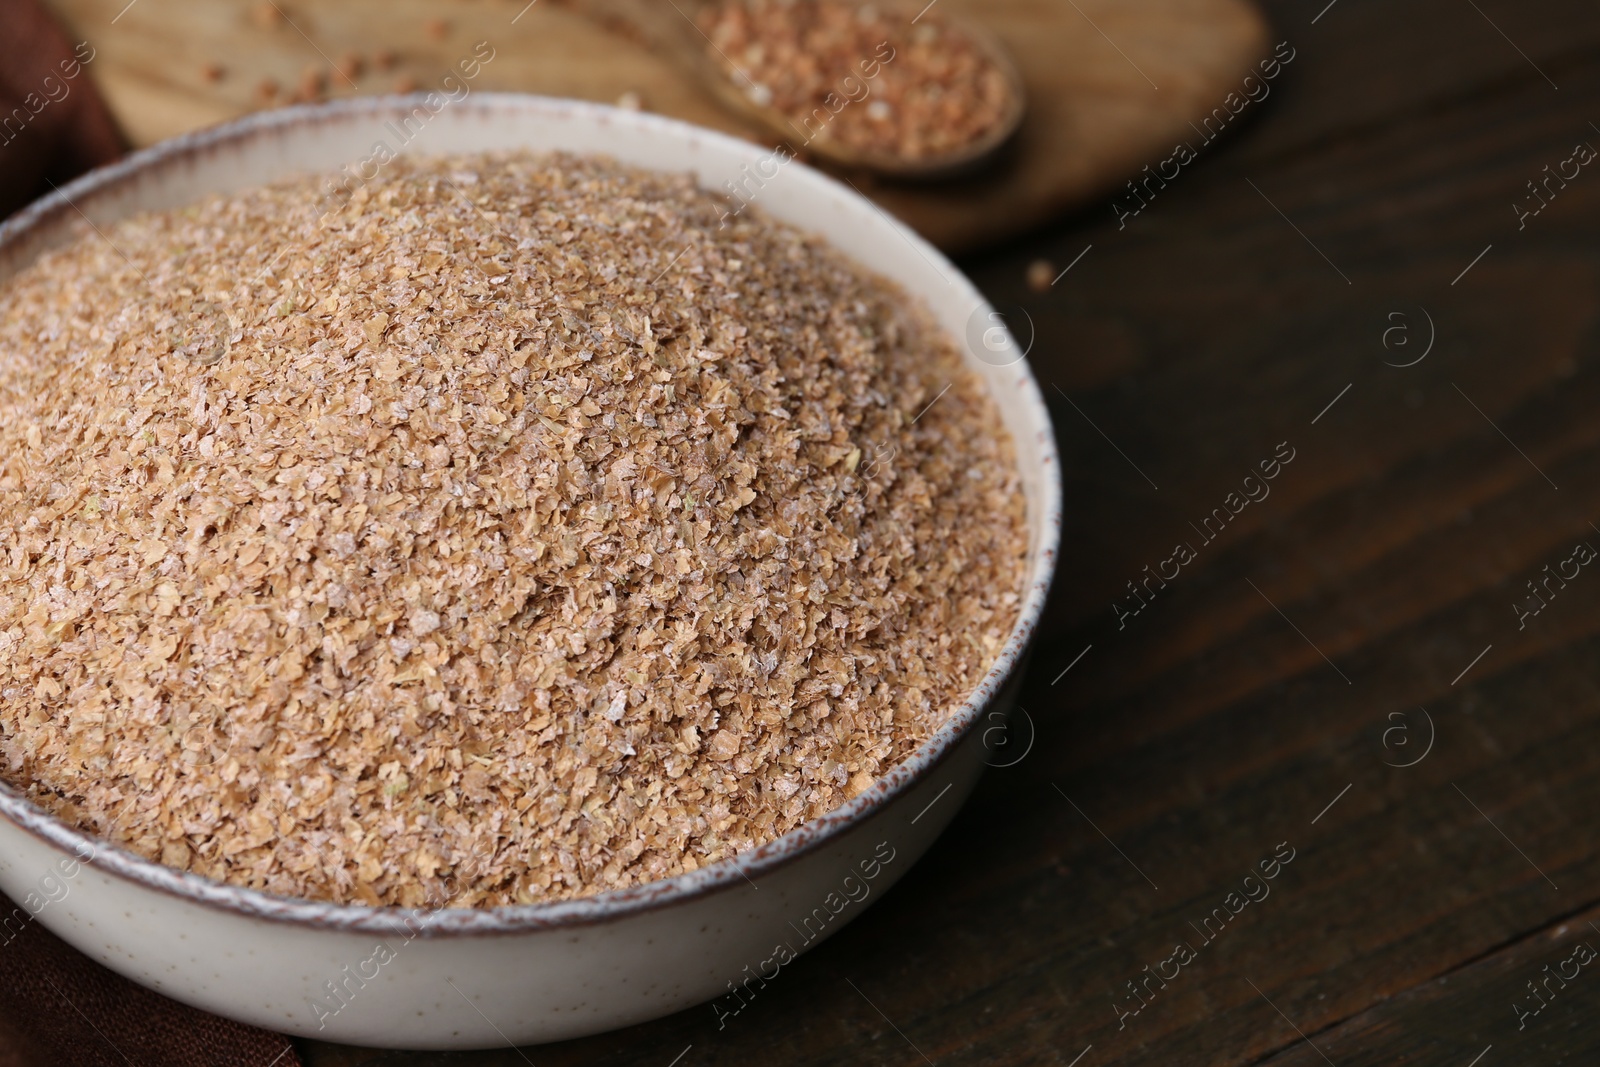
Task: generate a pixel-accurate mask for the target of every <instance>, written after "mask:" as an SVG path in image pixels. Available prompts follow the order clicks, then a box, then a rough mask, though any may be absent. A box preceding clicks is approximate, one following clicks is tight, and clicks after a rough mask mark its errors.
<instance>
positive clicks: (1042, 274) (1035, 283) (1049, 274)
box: [1027, 259, 1056, 293]
mask: <svg viewBox="0 0 1600 1067" xmlns="http://www.w3.org/2000/svg"><path fill="white" fill-rule="evenodd" d="M1027 276H1028V288H1029V289H1032V290H1033V291H1034V292H1036V293H1045V292H1049V291H1050V286H1051V285H1052V284H1053V283H1054V282H1055V280H1056V265H1055V264H1054V263H1052V262H1050V261H1049V260H1048V259H1036V260H1034V261H1033V262H1031V263H1029V264H1028V275H1027Z"/></svg>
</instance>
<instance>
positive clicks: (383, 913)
mask: <svg viewBox="0 0 1600 1067" xmlns="http://www.w3.org/2000/svg"><path fill="white" fill-rule="evenodd" d="M414 102H415V98H414V97H403V96H387V97H362V98H356V99H349V100H339V101H334V102H331V103H325V104H313V105H305V106H298V107H289V108H282V109H278V110H274V111H267V112H260V113H257V114H254V115H250V116H247V117H244V118H241V119H237V120H234V121H232V122H227V123H224V124H222V125H219V126H214V127H211V128H208V129H205V130H200V131H197V132H194V133H189V134H184V135H182V136H180V137H175V138H173V139H171V140H167V141H163V142H161V143H160V144H157V145H153V146H152V147H150V148H146V149H143V150H141V151H139V152H135V153H133V154H132V155H130V156H128V157H126V158H125V159H123V160H121V161H119V162H117V163H113V164H111V165H109V166H105V167H101V168H99V169H97V170H94V171H91V172H90V173H88V174H86V175H84V176H83V177H81V178H78V179H77V180H75V181H73V182H71V183H69V184H67V185H65V186H63V187H61V188H60V189H58V190H56V191H55V192H53V193H51V194H50V195H48V196H46V197H43V198H41V199H40V200H38V201H35V202H34V203H33V204H31V205H30V206H28V207H27V208H25V209H24V210H22V211H21V212H19V213H18V214H17V215H15V216H14V217H13V218H11V219H10V220H8V221H7V222H5V223H3V224H0V254H3V253H4V252H6V251H9V250H10V249H11V248H12V247H13V246H14V245H16V244H18V243H22V242H25V241H26V240H27V239H28V238H29V237H30V236H32V235H33V234H34V233H35V231H36V230H38V229H40V228H42V227H44V226H46V225H49V224H51V223H53V222H56V220H57V219H59V218H65V217H68V216H74V215H79V214H80V211H79V207H78V205H80V204H82V203H83V202H84V201H85V200H88V199H92V198H94V197H95V196H97V195H100V194H103V193H110V192H114V191H115V190H117V189H118V188H119V187H121V186H123V185H124V184H125V183H130V182H134V181H137V180H138V179H139V178H140V177H141V176H144V175H147V174H149V173H151V172H156V173H158V174H159V173H160V172H161V171H163V170H165V169H167V168H170V167H181V166H182V165H183V164H184V162H185V161H189V160H193V159H194V158H195V157H197V156H201V155H205V154H210V153H216V152H219V151H226V150H227V149H229V148H231V147H234V146H236V145H239V144H241V143H244V142H247V141H250V140H252V139H257V138H262V137H268V136H272V135H274V134H279V135H282V134H286V133H289V132H292V131H293V129H295V128H298V127H301V126H304V125H315V124H321V123H330V122H339V121H343V120H346V119H350V118H359V117H362V116H364V115H367V114H369V113H379V114H381V113H384V112H388V111H400V110H404V109H406V108H407V107H409V106H410V105H411V104H413V103H414ZM504 109H512V110H516V111H520V112H526V111H528V110H530V109H531V110H533V111H535V112H538V113H541V114H546V115H549V116H551V117H553V118H556V119H568V120H570V119H573V118H577V119H580V120H582V119H588V120H592V121H594V122H597V123H636V124H639V125H640V126H641V127H642V128H644V129H652V128H653V130H654V131H655V132H657V133H662V134H668V135H674V136H678V137H682V138H685V139H686V140H687V141H689V142H691V143H692V142H695V141H701V142H708V143H711V144H715V145H717V146H719V147H722V148H726V149H730V150H734V151H737V152H741V153H748V154H750V155H751V156H752V158H758V157H759V154H760V153H762V152H763V151H764V150H763V149H762V148H761V146H760V145H756V144H753V143H751V142H747V141H743V140H740V139H738V138H735V137H731V136H729V135H727V134H723V133H719V132H717V131H715V130H709V129H706V128H704V127H701V126H696V125H694V124H692V123H688V122H683V121H680V120H678V119H671V118H667V117H665V116H661V115H654V114H649V113H645V112H634V111H624V110H621V109H618V108H613V107H609V106H607V105H603V104H595V103H590V102H588V101H579V100H566V99H559V98H554V97H544V96H536V95H532V94H520V93H488V92H484V93H474V94H473V95H472V96H471V97H470V98H467V99H464V100H462V101H461V102H459V103H457V104H454V105H453V107H452V110H456V111H473V110H477V111H495V110H504ZM790 166H794V167H799V168H800V169H802V170H805V171H810V172H811V173H813V174H818V175H819V176H820V177H822V178H823V180H824V181H826V182H828V183H829V184H831V185H832V186H833V187H834V191H835V192H836V193H837V194H838V195H840V196H843V197H846V198H850V199H854V200H857V201H859V200H861V199H862V197H861V196H860V194H858V193H857V192H855V191H854V190H853V189H851V188H849V187H848V186H846V185H844V184H843V183H841V182H838V181H837V180H835V179H833V178H831V177H828V176H827V175H821V174H820V173H819V172H817V171H814V170H813V169H812V168H810V167H807V166H805V165H804V164H801V163H799V162H794V163H791V164H790ZM878 214H879V215H882V216H883V218H884V219H885V221H887V222H888V223H889V225H890V226H891V227H892V228H894V229H896V230H898V231H899V233H900V236H901V237H903V238H904V239H905V240H907V241H909V242H911V244H912V245H913V246H914V247H915V248H916V249H917V251H918V252H919V253H920V254H921V255H922V256H923V258H925V259H927V260H929V261H930V262H932V263H933V264H935V265H936V266H937V267H938V268H939V270H940V271H941V272H943V273H945V274H947V275H949V276H950V277H952V278H954V279H956V281H957V284H958V285H960V286H964V287H965V289H966V290H967V292H968V293H970V295H971V296H972V297H973V299H974V300H975V301H976V302H978V303H979V304H980V305H981V306H982V307H983V308H985V309H987V308H988V307H989V305H988V303H987V302H986V301H984V299H983V296H982V294H980V293H979V292H978V291H977V288H976V287H975V286H973V285H972V283H971V282H970V281H968V280H967V278H966V276H965V275H963V274H961V273H960V271H959V270H957V269H956V268H955V266H954V265H953V264H951V263H950V261H949V260H948V259H946V258H945V256H944V254H943V253H941V252H940V251H938V250H937V249H936V248H934V247H933V246H932V245H930V244H929V243H928V242H927V241H925V240H923V238H922V237H921V236H920V235H918V234H917V233H916V232H915V231H913V230H912V229H911V228H910V227H908V226H906V225H905V224H903V223H901V222H900V221H899V220H897V219H893V218H891V217H889V216H888V215H886V214H884V213H883V212H881V211H880V212H878ZM913 295H924V296H925V294H913ZM955 340H956V342H957V343H958V344H960V343H961V339H960V338H955ZM1012 369H1014V370H1015V371H1016V377H1015V379H1014V381H1013V383H1012V385H1011V388H1013V389H1015V390H1016V391H1017V392H1018V393H1020V394H1021V395H1020V399H1021V401H1022V402H1023V407H1024V409H1025V410H1026V411H1027V413H1028V418H1029V421H1031V422H1032V423H1033V426H1034V432H1035V433H1036V434H1037V435H1038V441H1037V443H1036V447H1037V449H1038V456H1039V468H1040V470H1039V471H1038V475H1039V482H1040V493H1039V498H1040V499H1039V505H1040V507H1041V508H1042V511H1043V514H1042V516H1041V518H1042V522H1041V523H1040V524H1039V529H1040V530H1041V531H1042V533H1041V542H1040V544H1039V545H1038V546H1037V547H1038V551H1037V553H1036V554H1034V556H1033V564H1032V567H1031V572H1030V574H1029V576H1028V584H1027V587H1026V591H1025V592H1024V594H1023V597H1022V604H1021V609H1020V611H1019V613H1018V616H1017V622H1016V625H1015V627H1013V629H1012V632H1011V634H1010V636H1009V638H1008V639H1007V640H1006V643H1005V645H1004V646H1003V647H1002V649H1001V651H1000V654H999V655H998V657H997V658H996V659H995V662H994V665H993V666H991V667H990V669H989V671H988V673H987V674H985V675H984V677H983V679H982V681H980V682H979V683H978V685H977V687H976V688H975V689H974V690H973V691H972V693H971V695H970V696H968V698H967V699H966V701H965V702H963V703H962V704H961V705H960V707H959V708H957V709H956V711H955V712H954V713H953V714H952V715H951V716H950V717H949V718H948V719H947V720H946V721H945V722H944V724H943V725H941V726H940V727H939V729H938V730H936V731H935V732H934V733H933V735H932V736H931V737H929V738H928V740H926V741H924V742H923V743H922V744H921V745H919V746H918V747H917V748H916V750H915V751H913V752H912V754H911V755H910V756H908V757H906V759H904V760H903V761H901V762H900V763H899V764H897V765H896V766H895V767H893V768H892V769H891V770H890V771H889V772H888V773H887V774H885V775H884V776H883V777H881V778H880V779H878V781H877V782H875V783H874V784H873V785H872V786H871V787H870V788H869V789H867V790H866V791H865V792H863V793H861V794H859V795H857V796H856V797H855V798H853V799H851V800H849V801H847V802H846V803H845V804H843V805H841V806H840V807H838V808H835V809H834V810H833V811H831V812H829V813H827V814H826V815H822V816H819V817H818V818H815V819H811V820H809V821H807V822H805V823H802V824H801V825H800V826H797V827H796V828H795V829H793V830H791V831H789V832H788V833H786V834H784V835H782V836H781V837H779V838H777V839H775V840H773V841H770V842H768V843H767V844H765V845H762V846H760V847H759V848H755V849H751V850H750V851H748V852H745V853H742V854H740V855H739V856H737V857H734V858H732V859H727V860H721V861H718V862H716V863H712V864H708V865H707V866H705V867H701V868H699V869H698V870H694V871H690V872H688V873H686V874H680V875H675V876H673V877H670V878H663V879H658V880H655V881H651V882H645V883H642V884H639V885H635V886H629V887H627V888H625V889H616V890H610V891H607V892H604V893H597V894H595V895H593V896H586V897H579V898H576V899H571V900H559V901H549V902H543V903H535V904H513V905H502V906H498V907H489V908H442V909H421V908H402V907H371V906H369V905H364V904H336V903H332V902H328V901H316V900H307V899H303V898H293V897H284V896H279V895H277V894H273V893H268V892H265V891H262V890H258V889H250V888H246V887H243V886H235V885H229V884H226V883H223V882H218V881H215V880H213V879H211V878H207V877H205V876H203V875H198V874H192V873H190V872H187V871H180V870H177V869H175V868H171V867H165V866H163V865H161V864H159V863H156V862H154V861H152V860H147V859H144V858H143V857H141V856H137V855H135V854H133V853H132V852H129V851H127V850H126V849H123V848H121V847H119V846H115V845H110V844H108V843H107V842H105V841H103V840H101V839H99V838H96V837H94V836H93V835H91V834H86V833H83V832H81V831H79V830H76V829H73V828H72V827H70V826H68V825H67V824H66V823H64V822H62V821H61V820H60V819H58V818H57V817H56V816H54V815H52V814H50V813H48V812H46V811H45V810H44V809H43V808H41V807H39V806H38V805H36V804H34V803H33V802H32V801H30V800H28V799H27V798H26V797H25V796H23V795H22V794H21V793H19V792H18V791H17V790H16V789H15V788H14V787H12V786H11V785H10V784H9V783H6V782H3V781H0V815H3V816H4V817H5V818H6V819H8V820H9V821H11V822H12V823H14V824H15V825H17V826H18V827H20V828H21V829H23V830H25V831H27V832H29V833H31V834H33V835H34V836H36V837H38V838H41V839H43V840H44V841H46V842H48V843H49V844H51V845H53V846H55V847H57V848H59V849H62V850H63V851H66V852H69V853H73V854H75V855H77V856H79V857H87V858H86V859H84V860H83V862H85V863H86V864H88V865H90V866H92V867H93V868H94V869H96V870H99V871H103V872H105V873H107V874H111V875H115V876H116V877H118V878H121V879H125V880H127V881H130V882H133V883H136V884H137V885H140V886H142V887H144V888H146V889H152V890H156V891H158V892H162V893H166V894H170V895H172V896H176V897H181V898H183V899H185V900H189V901H192V902H194V903H196V904H202V905H206V906H209V907H212V908H217V909H221V910H223V911H227V912H232V913H235V914H237V915H240V916H246V917H249V918H254V919H263V920H269V921H274V922H284V923H292V924H297V925H303V926H308V927H312V928H320V929H328V930H338V931H347V932H355V933H376V934H385V933H391V932H392V931H393V930H394V927H395V923H396V922H398V921H401V920H406V921H408V928H409V929H413V930H415V931H416V932H417V934H418V935H420V936H423V937H439V936H473V935H496V934H517V933H531V932H536V931H541V930H552V929H564V928H577V927H584V926H591V925H596V924H600V923H609V922H614V921H616V920H619V919H622V918H625V917H627V916H630V915H634V914H637V913H640V912H645V911H652V910H658V909H665V908H669V907H672V906H674V905H679V904H685V903H688V902H690V901H692V900H696V899H699V898H703V897H706V896H709V895H711V894H714V893H717V892H720V891H723V890H727V889H731V888H735V887H737V886H740V885H744V884H746V881H747V880H751V881H753V880H757V879H759V878H760V877H761V876H762V875H765V874H767V873H768V872H771V871H773V870H776V869H777V868H779V867H782V866H785V865H787V864H790V863H793V862H795V861H797V860H799V859H800V858H801V857H803V856H805V855H806V854H807V853H810V852H812V851H814V850H816V849H818V848H820V847H822V846H823V845H825V844H827V843H828V842H830V841H832V840H834V839H836V838H838V837H840V836H841V835H843V834H845V833H846V832H848V831H850V830H851V829H853V828H855V827H857V826H860V825H861V824H863V823H865V822H866V821H867V820H868V819H870V818H871V817H872V816H874V815H876V814H878V813H879V812H881V811H882V810H883V809H884V808H885V807H887V806H888V805H889V803H890V802H891V801H893V800H895V799H896V798H898V797H900V796H901V795H902V794H904V793H906V792H908V791H909V790H910V789H912V788H913V787H914V786H916V785H917V784H919V783H920V782H922V781H924V780H925V779H926V778H927V777H928V776H929V775H930V774H932V772H933V771H934V769H935V768H937V767H938V765H939V764H940V763H942V762H943V761H944V760H945V759H946V758H947V757H948V756H950V755H951V753H952V752H954V751H955V749H956V748H957V747H958V746H959V745H960V744H961V743H962V741H964V740H965V739H966V738H967V736H968V734H970V733H971V731H972V729H973V727H974V726H975V725H976V724H977V722H978V720H979V718H980V717H981V715H982V713H983V711H984V709H985V708H986V707H988V705H989V703H990V702H991V701H992V700H993V699H994V697H995V696H996V694H998V693H999V691H1000V689H1001V687H1002V686H1003V685H1004V684H1005V683H1006V682H1007V681H1008V680H1009V679H1010V678H1011V677H1012V675H1013V673H1014V672H1016V671H1017V670H1018V669H1019V667H1020V665H1021V663H1022V661H1023V658H1024V656H1025V654H1026V652H1027V649H1028V646H1029V644H1030V642H1031V641H1032V638H1033V633H1034V630H1035V628H1036V627H1037V625H1038V622H1039V618H1040V615H1041V613H1042V611H1043V608H1044V603H1045V598H1046V596H1047V594H1048V593H1049V590H1050V583H1051V581H1052V579H1053V577H1054V574H1055V565H1056V557H1057V550H1058V546H1059V541H1060V528H1061V481H1060V461H1059V458H1058V456H1057V453H1056V447H1055V436H1054V429H1053V426H1052V424H1051V420H1050V413H1049V409H1048V408H1047V407H1046V406H1045V402H1044V397H1043V395H1042V394H1041V392H1040V390H1039V385H1038V382H1037V381H1035V379H1034V377H1033V373H1032V371H1031V370H1030V369H1029V367H1028V363H1027V361H1026V360H1025V359H1023V360H1019V361H1018V362H1017V363H1016V364H1015V365H1014V368H1012ZM1029 525H1030V526H1031V525H1032V522H1031V516H1030V523H1029Z"/></svg>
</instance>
